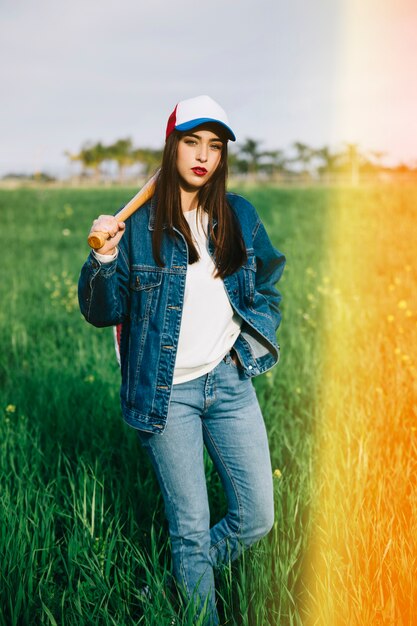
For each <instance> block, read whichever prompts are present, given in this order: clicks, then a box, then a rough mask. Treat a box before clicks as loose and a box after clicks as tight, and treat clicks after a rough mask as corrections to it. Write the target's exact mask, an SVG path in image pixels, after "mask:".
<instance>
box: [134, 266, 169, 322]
mask: <svg viewBox="0 0 417 626" xmlns="http://www.w3.org/2000/svg"><path fill="white" fill-rule="evenodd" d="M161 282H162V272H161V271H158V270H148V269H143V270H142V269H140V270H139V269H132V270H131V273H130V283H129V287H130V292H131V293H130V299H131V302H130V316H131V318H132V320H134V321H137V322H139V321H141V320H145V319H149V315H150V313H151V310H152V306H153V304H154V303H155V300H156V295H157V292H158V291H159V287H160V285H161Z"/></svg>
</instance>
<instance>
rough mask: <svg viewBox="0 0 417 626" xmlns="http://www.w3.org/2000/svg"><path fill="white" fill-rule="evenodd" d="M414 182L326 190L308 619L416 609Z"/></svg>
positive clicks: (403, 620)
mask: <svg viewBox="0 0 417 626" xmlns="http://www.w3.org/2000/svg"><path fill="white" fill-rule="evenodd" d="M416 206H417V188H416V187H408V188H398V187H397V188H396V187H394V186H388V187H384V188H382V187H381V188H376V187H375V188H372V189H371V188H362V189H356V190H340V191H338V192H335V196H334V198H332V210H331V211H330V220H331V224H330V225H329V226H330V229H329V239H328V257H327V261H328V267H329V273H328V277H327V279H326V280H327V282H326V284H325V285H321V286H319V287H321V290H322V294H324V297H325V298H326V300H325V302H324V303H323V307H324V308H323V310H324V323H323V336H322V345H323V351H324V354H323V362H322V371H321V373H320V380H321V382H320V384H319V390H318V394H317V397H318V399H317V425H316V449H315V472H314V479H313V484H314V486H313V494H314V495H313V499H314V500H315V501H314V504H313V507H312V518H311V519H312V521H313V531H312V536H311V541H310V545H311V549H310V552H309V554H308V558H307V559H306V560H307V562H308V566H307V567H308V574H306V578H305V586H306V589H307V595H308V597H309V600H308V602H307V603H306V607H305V609H306V614H307V616H308V617H307V619H306V621H305V623H306V624H307V625H308V626H310V625H312V624H315V625H322V626H339V624H340V625H342V624H343V625H346V626H356V625H362V624H363V625H367V626H372V625H374V624H378V625H379V624H387V625H388V624H389V625H390V626H392V625H394V624H395V626H402V625H404V626H405V625H411V624H414V623H416V622H413V621H412V620H413V619H415V616H416V615H417V577H416V571H417V566H416V563H417V349H416V348H417V264H416V262H415V249H416V245H415V232H416V218H417V215H416V210H415V207H416Z"/></svg>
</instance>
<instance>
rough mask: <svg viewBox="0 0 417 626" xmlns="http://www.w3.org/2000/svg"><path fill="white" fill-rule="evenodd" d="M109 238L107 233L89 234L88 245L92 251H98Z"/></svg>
mask: <svg viewBox="0 0 417 626" xmlns="http://www.w3.org/2000/svg"><path fill="white" fill-rule="evenodd" d="M108 238H109V233H103V232H100V231H97V232H93V233H90V235H89V236H88V245H89V246H90V248H93V250H99V249H100V248H102V247H103V246H104V244H105V243H106V241H107V239H108Z"/></svg>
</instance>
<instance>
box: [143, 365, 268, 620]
mask: <svg viewBox="0 0 417 626" xmlns="http://www.w3.org/2000/svg"><path fill="white" fill-rule="evenodd" d="M137 432H138V435H139V438H140V441H141V443H142V445H143V446H144V448H145V449H146V450H147V451H148V453H149V455H150V458H151V461H152V464H153V467H154V468H155V472H156V475H157V478H158V481H159V484H160V488H161V491H162V495H163V498H164V504H165V512H166V516H167V520H168V526H169V533H170V538H171V546H172V563H173V573H174V576H175V579H176V581H177V583H178V584H179V586H180V588H181V589H182V590H183V592H184V594H185V596H186V597H187V598H189V599H193V601H194V602H195V603H196V605H197V606H198V607H199V608H198V612H201V610H202V606H203V603H204V602H207V608H206V615H207V621H206V622H205V623H207V624H210V626H212V625H215V624H218V623H219V618H218V614H217V611H216V605H215V588H214V576H213V568H214V567H216V566H217V565H220V564H221V563H227V562H229V560H234V559H235V558H237V557H238V556H239V554H240V553H241V551H242V549H244V548H245V547H247V546H250V545H251V544H253V543H254V542H255V541H257V540H258V539H260V538H261V537H263V536H264V535H266V534H267V533H268V532H269V530H270V529H271V527H272V525H273V520H274V501H273V487H272V468H271V461H270V456H269V447H268V440H267V435H266V430H265V424H264V420H263V417H262V413H261V410H260V408H259V404H258V400H257V397H256V393H255V389H254V387H253V384H252V380H251V379H250V378H247V377H245V376H244V375H243V371H242V370H241V369H240V368H239V367H238V366H237V365H236V364H235V363H234V362H233V360H232V358H231V356H230V353H229V354H227V355H226V356H225V358H224V359H223V360H222V361H220V363H219V364H218V365H217V366H216V367H215V368H214V369H213V370H212V371H211V372H209V373H208V374H204V375H203V376H200V377H199V378H196V379H194V380H191V381H189V382H185V383H181V384H178V385H174V386H173V389H172V395H171V401H170V405H169V410H168V421H167V427H166V430H165V432H164V433H163V434H162V435H159V434H152V433H145V432H144V431H139V430H138V431H137ZM204 446H206V448H207V451H208V453H209V455H210V457H211V459H212V460H213V463H214V466H215V468H216V470H217V471H218V473H219V475H220V479H221V481H222V485H223V487H224V489H225V493H226V497H227V503H228V512H227V514H226V515H225V517H223V519H222V520H220V521H219V522H218V523H217V524H215V525H214V526H212V527H211V528H210V512H209V502H208V497H207V485H206V477H205V472H204V457H203V450H204Z"/></svg>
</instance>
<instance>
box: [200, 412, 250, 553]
mask: <svg viewBox="0 0 417 626" xmlns="http://www.w3.org/2000/svg"><path fill="white" fill-rule="evenodd" d="M202 424H203V429H204V431H205V433H206V434H207V436H208V438H209V439H210V441H211V443H212V444H213V447H214V448H215V450H216V452H217V455H218V457H219V460H220V462H221V464H222V465H223V467H224V469H225V470H226V474H227V475H228V476H229V478H230V482H231V484H232V487H233V490H234V492H235V496H236V500H237V503H238V511H239V525H238V529H237V531H236V532H233V531H232V532H231V533H229V534H228V535H227V537H223V539H221V540H220V541H218V542H217V543H215V544H213V546H217V545H220V543H222V542H223V541H224V540H225V539H227V538H228V537H232V536H233V535H235V536H236V538H237V537H238V535H239V533H240V531H241V528H242V520H243V515H242V505H241V502H240V498H239V491H238V489H237V488H236V485H235V481H234V479H233V476H232V474H231V472H230V471H229V468H228V467H227V465H226V463H225V462H224V460H223V457H222V455H221V453H220V450H219V448H218V447H217V445H216V443H215V441H214V439H213V437H212V436H211V434H210V431H209V430H208V428H207V426H206V425H205V424H204V422H203V423H202ZM213 546H212V547H213ZM210 549H211V548H210Z"/></svg>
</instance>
